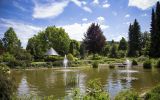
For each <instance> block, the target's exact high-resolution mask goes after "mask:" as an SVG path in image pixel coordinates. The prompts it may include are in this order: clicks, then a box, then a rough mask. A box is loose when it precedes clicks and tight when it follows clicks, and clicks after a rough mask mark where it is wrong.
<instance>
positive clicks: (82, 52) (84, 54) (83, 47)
mask: <svg viewBox="0 0 160 100" xmlns="http://www.w3.org/2000/svg"><path fill="white" fill-rule="evenodd" d="M79 51H80V56H81V58H82V59H84V58H85V56H86V49H85V44H84V43H81V45H80V50H79Z"/></svg>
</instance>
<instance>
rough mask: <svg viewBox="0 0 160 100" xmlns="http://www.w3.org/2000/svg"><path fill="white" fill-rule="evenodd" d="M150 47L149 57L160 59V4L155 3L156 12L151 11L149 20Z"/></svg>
mask: <svg viewBox="0 0 160 100" xmlns="http://www.w3.org/2000/svg"><path fill="white" fill-rule="evenodd" d="M150 32H151V46H150V56H151V57H160V3H159V2H157V5H156V10H155V11H154V9H152V19H151V30H150Z"/></svg>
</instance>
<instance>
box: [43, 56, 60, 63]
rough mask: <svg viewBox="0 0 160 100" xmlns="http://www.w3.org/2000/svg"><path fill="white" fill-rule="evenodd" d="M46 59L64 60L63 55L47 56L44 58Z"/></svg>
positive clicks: (48, 60) (51, 60) (50, 60)
mask: <svg viewBox="0 0 160 100" xmlns="http://www.w3.org/2000/svg"><path fill="white" fill-rule="evenodd" d="M44 60H45V61H47V62H54V61H59V60H63V57H60V56H46V57H45V58H44Z"/></svg>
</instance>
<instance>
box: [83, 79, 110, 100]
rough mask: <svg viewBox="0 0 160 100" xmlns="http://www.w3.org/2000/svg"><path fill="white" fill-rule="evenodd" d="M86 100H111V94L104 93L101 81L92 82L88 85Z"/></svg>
mask: <svg viewBox="0 0 160 100" xmlns="http://www.w3.org/2000/svg"><path fill="white" fill-rule="evenodd" d="M86 93H87V94H86V96H85V97H84V100H110V97H109V94H108V93H107V92H105V91H103V88H102V84H101V82H100V80H98V79H95V80H90V81H89V82H88V85H87V91H86Z"/></svg>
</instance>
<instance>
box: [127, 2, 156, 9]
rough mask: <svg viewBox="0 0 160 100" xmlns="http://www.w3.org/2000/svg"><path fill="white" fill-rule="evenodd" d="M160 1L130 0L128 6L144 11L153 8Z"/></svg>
mask: <svg viewBox="0 0 160 100" xmlns="http://www.w3.org/2000/svg"><path fill="white" fill-rule="evenodd" d="M157 1H159V0H129V4H128V6H133V7H137V8H139V9H142V10H146V9H148V8H150V7H152V6H153V5H154V4H155V3H156V2H157Z"/></svg>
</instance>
